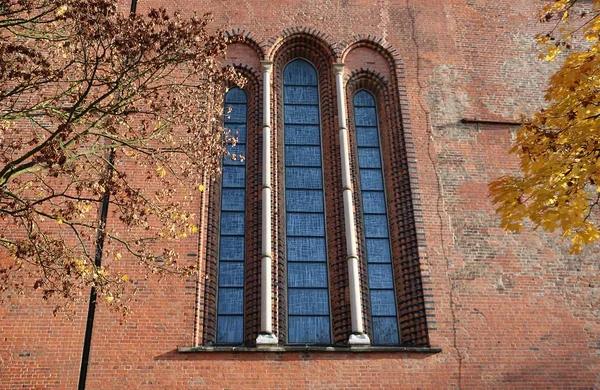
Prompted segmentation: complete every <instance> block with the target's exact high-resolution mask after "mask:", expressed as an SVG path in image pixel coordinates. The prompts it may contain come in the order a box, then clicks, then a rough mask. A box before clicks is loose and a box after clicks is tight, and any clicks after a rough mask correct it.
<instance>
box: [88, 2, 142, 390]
mask: <svg viewBox="0 0 600 390" xmlns="http://www.w3.org/2000/svg"><path fill="white" fill-rule="evenodd" d="M136 8H137V0H131V8H130V10H129V12H131V13H132V14H134V13H135V10H136ZM114 162H115V149H114V148H113V149H111V150H110V153H109V155H108V163H107V164H106V177H107V188H106V190H105V191H104V195H103V196H102V208H101V209H100V226H99V228H98V235H97V237H96V253H95V256H94V264H95V265H96V267H100V266H101V265H102V252H103V250H104V237H105V235H104V229H105V228H106V221H107V219H108V205H109V201H110V188H109V185H110V180H111V177H112V173H113V169H114V168H113V167H114ZM96 298H97V294H96V288H95V287H94V286H92V288H91V290H90V300H89V305H88V315H87V321H86V323H85V335H84V337H83V352H82V354H81V368H80V369H79V384H78V386H77V388H78V390H85V381H86V379H87V371H88V363H89V361H90V347H91V345H92V331H93V329H94V316H95V314H96Z"/></svg>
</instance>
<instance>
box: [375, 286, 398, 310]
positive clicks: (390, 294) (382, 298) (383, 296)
mask: <svg viewBox="0 0 600 390" xmlns="http://www.w3.org/2000/svg"><path fill="white" fill-rule="evenodd" d="M371 312H372V313H373V315H374V316H395V315H396V297H394V290H371Z"/></svg>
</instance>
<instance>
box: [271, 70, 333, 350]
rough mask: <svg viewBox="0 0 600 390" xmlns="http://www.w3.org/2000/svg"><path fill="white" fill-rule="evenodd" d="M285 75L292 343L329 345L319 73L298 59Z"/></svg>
mask: <svg viewBox="0 0 600 390" xmlns="http://www.w3.org/2000/svg"><path fill="white" fill-rule="evenodd" d="M283 74H284V76H283V86H284V88H283V99H284V134H285V200H286V202H285V203H286V242H287V276H288V281H287V282H288V283H287V284H288V290H287V293H288V328H289V330H288V333H289V334H288V343H290V344H330V343H331V330H330V320H329V291H328V277H327V256H326V243H325V212H324V211H325V210H324V198H323V175H322V162H321V131H320V118H319V89H318V83H317V72H316V70H315V68H314V67H313V66H312V65H311V64H309V63H308V62H307V61H304V60H301V59H297V60H294V61H292V62H290V63H289V64H288V65H287V66H286V68H285V70H284V73H283Z"/></svg>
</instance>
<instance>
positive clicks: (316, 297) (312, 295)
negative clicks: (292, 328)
mask: <svg viewBox="0 0 600 390" xmlns="http://www.w3.org/2000/svg"><path fill="white" fill-rule="evenodd" d="M288 313H289V315H290V316H292V315H304V314H309V315H319V314H322V315H328V314H329V297H328V294H327V289H325V288H324V289H314V288H313V289H303V288H290V289H288Z"/></svg>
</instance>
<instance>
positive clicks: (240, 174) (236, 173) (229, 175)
mask: <svg viewBox="0 0 600 390" xmlns="http://www.w3.org/2000/svg"><path fill="white" fill-rule="evenodd" d="M245 186H246V168H245V167H232V166H225V167H223V187H237V188H240V187H241V188H243V187H245Z"/></svg>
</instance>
